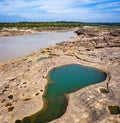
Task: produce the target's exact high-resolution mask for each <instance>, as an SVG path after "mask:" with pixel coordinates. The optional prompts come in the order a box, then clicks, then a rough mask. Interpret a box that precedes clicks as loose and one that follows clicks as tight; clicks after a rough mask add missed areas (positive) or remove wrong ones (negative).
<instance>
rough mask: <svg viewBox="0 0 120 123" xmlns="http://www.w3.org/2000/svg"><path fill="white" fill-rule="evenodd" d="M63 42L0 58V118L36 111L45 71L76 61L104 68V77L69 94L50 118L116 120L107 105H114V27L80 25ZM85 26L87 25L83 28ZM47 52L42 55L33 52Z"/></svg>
mask: <svg viewBox="0 0 120 123" xmlns="http://www.w3.org/2000/svg"><path fill="white" fill-rule="evenodd" d="M85 30H87V29H84V33H82V34H81V35H79V36H76V37H73V38H72V39H71V41H69V42H62V43H59V44H55V45H54V46H51V47H48V48H44V49H42V50H40V51H38V52H34V53H32V54H30V55H28V56H26V57H25V58H23V59H15V60H11V61H8V62H6V63H1V64H0V121H1V123H14V122H15V121H16V120H18V121H19V120H22V118H24V117H26V116H30V115H32V114H35V113H36V112H38V111H40V110H41V109H42V107H43V100H42V95H43V93H44V91H45V86H46V84H47V79H46V78H45V77H46V76H47V74H48V72H49V71H50V70H51V69H52V68H54V67H58V66H62V65H66V64H73V63H76V64H82V65H85V66H90V67H94V68H96V69H100V70H102V71H104V72H106V73H107V79H106V80H105V81H104V82H102V83H99V84H96V85H91V86H87V87H85V88H83V89H80V90H78V91H77V92H75V93H72V94H69V104H68V107H67V110H66V112H65V113H64V115H63V116H61V117H60V118H58V119H56V120H53V121H51V123H67V122H69V123H119V122H120V114H116V115H112V114H110V111H109V109H108V106H117V107H120V96H119V95H120V76H119V75H120V35H119V30H113V31H112V32H111V31H109V30H107V31H101V32H99V31H94V28H92V29H91V30H93V32H92V31H91V33H93V34H95V35H94V36H93V35H92V36H91V35H90V34H89V33H90V31H85ZM88 30H89V29H88ZM42 57H50V59H47V60H45V61H38V59H39V58H42Z"/></svg>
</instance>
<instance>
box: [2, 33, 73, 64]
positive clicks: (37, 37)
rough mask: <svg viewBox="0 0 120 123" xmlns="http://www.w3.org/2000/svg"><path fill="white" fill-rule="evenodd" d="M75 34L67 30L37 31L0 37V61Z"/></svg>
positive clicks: (20, 55)
mask: <svg viewBox="0 0 120 123" xmlns="http://www.w3.org/2000/svg"><path fill="white" fill-rule="evenodd" d="M74 35H75V34H74V32H73V31H68V32H54V31H52V32H37V33H34V34H29V35H22V36H8V37H0V62H5V61H7V60H10V59H14V58H18V57H23V56H25V55H28V54H30V53H32V52H34V51H38V50H40V49H42V48H45V47H48V46H50V45H53V44H55V43H60V42H63V41H68V40H70V37H73V36H74Z"/></svg>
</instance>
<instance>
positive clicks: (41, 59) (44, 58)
mask: <svg viewBox="0 0 120 123" xmlns="http://www.w3.org/2000/svg"><path fill="white" fill-rule="evenodd" d="M47 59H50V57H42V58H39V59H38V61H45V60H47Z"/></svg>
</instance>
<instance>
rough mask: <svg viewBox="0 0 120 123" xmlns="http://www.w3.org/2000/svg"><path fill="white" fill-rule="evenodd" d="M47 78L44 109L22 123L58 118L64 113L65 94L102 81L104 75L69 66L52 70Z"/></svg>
mask: <svg viewBox="0 0 120 123" xmlns="http://www.w3.org/2000/svg"><path fill="white" fill-rule="evenodd" d="M47 78H48V81H49V83H48V85H47V87H46V92H45V94H44V96H43V99H44V108H43V109H42V110H41V111H39V112H37V113H36V114H34V115H32V116H30V117H25V118H24V119H23V120H22V123H46V122H49V121H51V120H54V119H56V118H58V117H60V116H61V115H62V114H64V112H65V111H66V107H67V104H68V98H67V94H69V93H72V92H75V91H77V90H79V89H81V88H83V87H86V86H88V85H91V84H96V83H100V82H102V81H104V80H105V79H106V74H105V73H103V72H101V71H99V70H96V69H93V68H89V67H85V66H81V65H78V64H70V65H66V66H61V67H58V68H54V69H52V70H51V71H50V72H49V74H48V76H47ZM16 123H17V122H16Z"/></svg>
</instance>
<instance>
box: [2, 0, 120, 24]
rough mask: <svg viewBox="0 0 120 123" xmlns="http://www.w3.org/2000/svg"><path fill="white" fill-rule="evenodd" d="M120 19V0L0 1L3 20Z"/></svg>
mask: <svg viewBox="0 0 120 123" xmlns="http://www.w3.org/2000/svg"><path fill="white" fill-rule="evenodd" d="M18 21H80V22H120V0H0V22H18Z"/></svg>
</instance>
